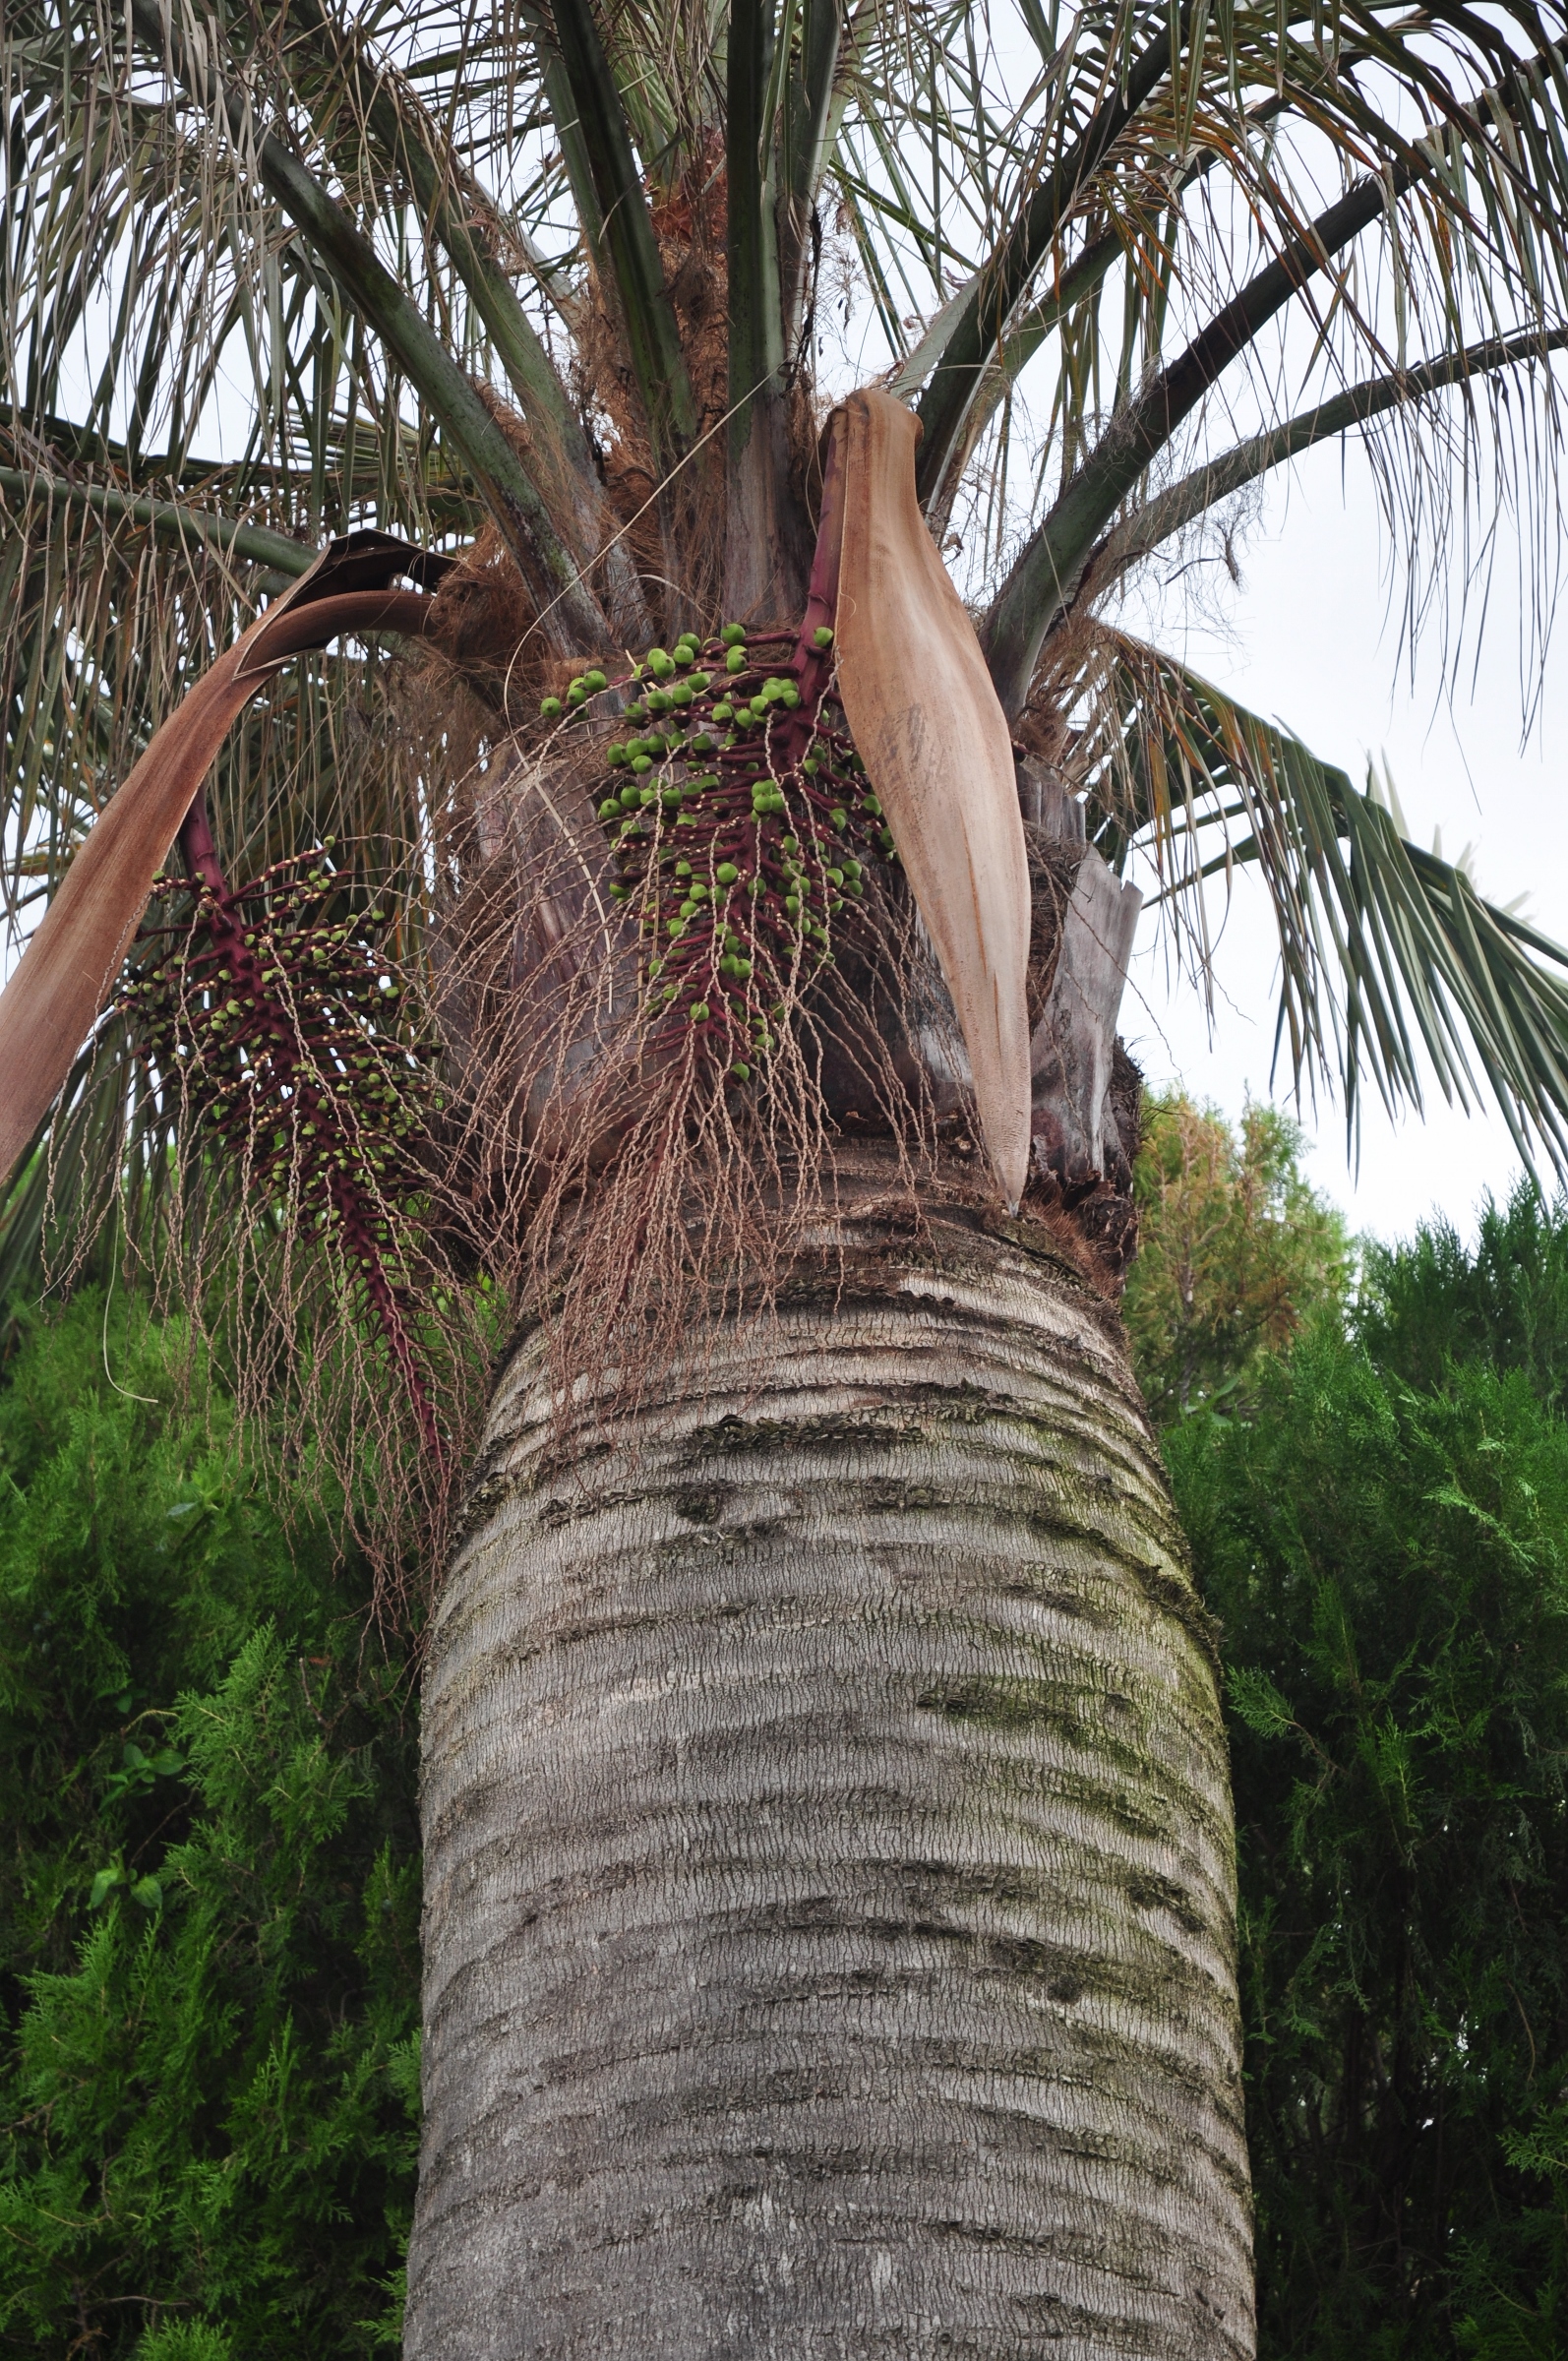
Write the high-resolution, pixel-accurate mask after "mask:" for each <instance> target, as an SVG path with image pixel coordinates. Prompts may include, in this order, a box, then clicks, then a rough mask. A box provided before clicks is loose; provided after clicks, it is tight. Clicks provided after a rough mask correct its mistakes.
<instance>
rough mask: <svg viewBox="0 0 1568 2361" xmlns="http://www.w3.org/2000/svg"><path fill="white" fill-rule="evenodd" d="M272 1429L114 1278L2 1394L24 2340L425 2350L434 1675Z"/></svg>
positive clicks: (13, 2024)
mask: <svg viewBox="0 0 1568 2361" xmlns="http://www.w3.org/2000/svg"><path fill="white" fill-rule="evenodd" d="M111 1366H112V1368H113V1370H114V1381H113V1382H111V1381H110V1380H109V1377H108V1374H107V1371H108V1368H109V1367H111ZM116 1387H118V1388H120V1389H123V1390H116ZM142 1397H147V1399H143V1398H142ZM238 1439H239V1438H238V1437H237V1435H236V1433H235V1430H234V1422H233V1418H232V1413H231V1412H230V1411H229V1409H228V1407H227V1405H226V1404H225V1401H224V1398H223V1396H222V1393H221V1389H219V1388H217V1387H215V1386H214V1385H213V1383H212V1382H211V1373H210V1372H209V1371H207V1370H206V1369H204V1368H203V1367H201V1366H200V1365H199V1364H198V1365H196V1366H194V1367H193V1366H191V1365H190V1355H189V1349H188V1344H187V1340H186V1338H185V1337H184V1335H183V1334H182V1333H181V1332H180V1331H179V1330H178V1329H177V1328H167V1327H164V1328H160V1327H158V1326H156V1325H150V1324H148V1323H146V1322H142V1321H138V1320H136V1319H134V1318H129V1317H126V1316H123V1315H122V1316H120V1317H118V1318H116V1317H113V1316H112V1315H111V1317H110V1318H109V1320H108V1322H107V1324H106V1323H105V1316H104V1305H103V1303H102V1302H101V1300H100V1299H99V1298H98V1297H97V1295H96V1294H95V1293H94V1292H91V1291H89V1292H88V1293H87V1294H85V1295H83V1296H82V1297H80V1298H78V1300H77V1301H76V1302H73V1303H72V1304H71V1306H70V1307H69V1309H68V1310H67V1311H66V1312H65V1314H64V1316H63V1317H62V1318H60V1319H59V1320H58V1321H57V1322H55V1323H53V1324H50V1325H42V1324H34V1325H33V1326H32V1327H31V1330H30V1333H29V1334H28V1335H27V1336H26V1339H25V1341H24V1343H23V1344H22V1347H21V1349H20V1351H19V1352H18V1353H17V1354H16V1355H15V1357H14V1359H13V1361H12V1363H11V1366H10V1368H9V1370H8V1371H7V1373H6V1381H5V1384H4V1387H3V1389H0V1828H3V1829H4V1832H5V1835H4V1851H3V1856H0V1976H3V1981H0V1998H3V2003H4V2008H5V2013H6V2017H7V2020H8V2022H9V2025H10V2028H11V2030H12V2041H11V2044H10V2055H9V2057H8V2058H7V2059H6V2061H5V2067H6V2071H5V2076H4V2081H3V2084H0V2124H3V2132H0V2140H3V2144H4V2145H3V2149H0V2184H3V2185H0V2350H5V2349H9V2350H13V2351H19V2352H27V2353H35V2354H38V2355H40V2356H41V2355H51V2356H52V2355H56V2354H58V2355H62V2356H63V2355H65V2354H67V2353H71V2354H78V2353H81V2354H90V2355H92V2356H94V2357H97V2356H105V2357H107V2356H116V2355H122V2354H126V2355H129V2354H133V2353H134V2354H135V2355H136V2356H137V2361H231V2357H232V2361H264V2357H267V2356H271V2355H278V2356H282V2355H285V2354H286V2355H288V2356H290V2361H299V2356H302V2355H308V2356H311V2357H312V2361H328V2357H329V2356H332V2357H333V2361H335V2357H336V2356H339V2355H341V2356H345V2357H346V2356H349V2355H359V2354H367V2353H371V2352H373V2351H375V2350H377V2349H378V2348H385V2347H388V2346H392V2347H395V2345H396V2343H397V2341H398V2320H399V2311H400V2306H399V2301H398V2285H397V2278H398V2271H399V2268H400V2262H401V2255H402V2249H403V2242H404V2239H405V2236H406V2229H407V2221H408V2216H409V2209H410V2204H411V2197H412V2185H413V2163H414V2150H415V2141H416V2121H417V2103H418V2063H417V2040H418V2033H417V2026H418V2005H417V2004H418V1931H419V1898H418V1860H417V1849H416V1847H417V1822H416V1817H415V1792H414V1783H415V1729H414V1717H413V1710H412V1704H411V1699H410V1695H409V1684H408V1681H407V1678H406V1675H405V1670H404V1667H403V1666H402V1665H400V1664H399V1663H398V1662H397V1660H396V1658H395V1657H394V1656H389V1655H388V1653H387V1652H386V1650H385V1649H384V1648H383V1647H382V1646H381V1645H380V1644H379V1642H378V1641H377V1639H376V1637H375V1636H374V1633H373V1631H372V1629H371V1627H370V1625H369V1622H368V1619H367V1604H368V1586H367V1578H366V1575H365V1571H364V1569H363V1567H362V1566H360V1565H358V1564H356V1563H352V1562H350V1563H346V1564H344V1563H339V1562H338V1561H337V1558H336V1554H335V1551H334V1546H333V1543H332V1536H331V1535H330V1534H329V1533H327V1532H326V1531H324V1530H323V1529H322V1528H321V1526H320V1525H319V1524H317V1525H312V1524H310V1523H308V1522H304V1523H301V1524H299V1525H298V1526H295V1527H293V1528H291V1530H290V1531H289V1532H288V1533H286V1534H285V1532H284V1531H283V1530H282V1528H281V1527H280V1525H279V1522H278V1519H277V1516H276V1515H275V1514H274V1512H273V1511H272V1509H271V1507H270V1506H269V1505H268V1503H267V1501H266V1499H265V1498H264V1497H263V1495H262V1493H261V1491H260V1490H259V1489H258V1487H257V1486H256V1484H255V1483H254V1482H253V1481H251V1480H250V1479H248V1478H247V1476H246V1475H245V1474H244V1473H243V1470H242V1464H241V1455H240V1453H239V1450H238V1448H237V1444H238Z"/></svg>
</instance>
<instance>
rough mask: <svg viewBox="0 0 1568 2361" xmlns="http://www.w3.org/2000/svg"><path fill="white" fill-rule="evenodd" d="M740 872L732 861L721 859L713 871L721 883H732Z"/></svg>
mask: <svg viewBox="0 0 1568 2361" xmlns="http://www.w3.org/2000/svg"><path fill="white" fill-rule="evenodd" d="M740 874H741V873H740V871H739V870H738V869H737V868H736V866H735V864H734V862H733V861H721V862H720V863H719V865H718V868H717V869H716V870H715V871H714V872H713V875H714V876H715V877H716V878H717V879H718V881H719V883H720V884H721V885H733V884H734V882H735V880H736V878H738V877H739V876H740Z"/></svg>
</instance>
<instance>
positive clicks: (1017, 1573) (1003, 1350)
mask: <svg viewBox="0 0 1568 2361" xmlns="http://www.w3.org/2000/svg"><path fill="white" fill-rule="evenodd" d="M876 1180H877V1175H876V1172H875V1164H874V1157H873V1156H871V1155H870V1154H868V1155H867V1156H866V1157H865V1158H864V1159H863V1173H862V1186H863V1194H862V1195H861V1197H860V1198H859V1199H858V1200H856V1199H855V1198H854V1197H853V1196H852V1197H851V1199H850V1202H849V1204H848V1209H847V1211H846V1212H845V1213H844V1214H843V1216H842V1218H841V1220H840V1222H839V1224H838V1225H837V1227H836V1230H835V1232H834V1234H833V1235H832V1236H831V1237H826V1238H824V1241H823V1245H822V1249H821V1253H820V1256H819V1258H818V1259H816V1260H815V1261H814V1262H813V1263H811V1264H810V1265H809V1266H808V1267H805V1268H802V1269H799V1270H798V1271H797V1273H796V1275H795V1278H794V1280H793V1282H792V1284H791V1286H790V1289H789V1291H788V1294H787V1297H786V1300H785V1302H784V1303H783V1305H782V1307H781V1309H780V1312H779V1314H778V1316H777V1318H776V1319H774V1320H771V1321H768V1322H754V1323H752V1324H751V1325H749V1326H748V1325H745V1324H738V1325H729V1324H725V1325H721V1326H720V1327H719V1328H718V1329H717V1330H716V1332H715V1333H714V1334H713V1336H712V1337H711V1339H710V1343H709V1347H708V1349H706V1350H705V1352H704V1354H703V1356H702V1357H700V1358H697V1359H694V1362H693V1363H692V1364H691V1366H690V1367H687V1368H684V1369H682V1370H678V1371H677V1372H675V1373H674V1374H673V1375H672V1376H670V1377H669V1378H667V1379H665V1380H664V1381H663V1382H662V1384H661V1387H660V1389H659V1399H658V1402H657V1403H656V1404H650V1405H648V1406H647V1408H645V1410H644V1412H643V1414H642V1415H641V1417H640V1418H638V1419H637V1420H634V1421H632V1420H629V1421H628V1423H627V1425H626V1427H625V1429H624V1430H622V1432H621V1433H620V1434H616V1433H612V1435H611V1438H610V1444H609V1447H608V1448H606V1447H603V1446H602V1443H601V1446H600V1447H598V1448H596V1449H593V1450H591V1451H589V1450H583V1451H578V1450H575V1449H573V1445H572V1440H571V1437H570V1436H569V1437H568V1439H567V1445H566V1447H565V1448H563V1445H562V1438H561V1435H560V1432H559V1430H558V1429H557V1428H553V1426H552V1423H551V1420H550V1415H549V1403H548V1399H547V1395H546V1392H545V1389H544V1385H543V1382H542V1368H543V1354H542V1349H541V1345H540V1340H539V1338H538V1336H537V1335H532V1336H524V1337H523V1338H522V1339H521V1340H520V1341H519V1342H518V1344H517V1345H516V1347H515V1349H514V1350H513V1354H512V1357H511V1359H510V1361H509V1363H508V1365H507V1367H506V1369H505V1372H504V1374H503V1376H502V1378H501V1381H500V1383H499V1385H498V1388H497V1391H496V1394H495V1398H494V1403H493V1408H492V1413H491V1420H490V1429H489V1438H488V1446H487V1449H486V1452H485V1455H484V1458H483V1460H482V1462H481V1466H480V1470H479V1474H478V1478H477V1480H476V1483H475V1486H474V1490H473V1494H472V1498H471V1502H470V1507H469V1511H468V1518H467V1523H466V1527H465V1531H464V1535H463V1538H462V1539H461V1541H460V1542H459V1545H458V1547H457V1550H456V1553H455V1558H454V1562H453V1564H452V1571H451V1575H450V1579H449V1581H448V1583H447V1586H446V1589H445V1591H444V1593H443V1595H442V1597H441V1599H440V1601H439V1604H438V1606H437V1609H436V1614H435V1623H434V1631H433V1644H432V1654H431V1660H430V1665H429V1671H428V1676H427V1683H426V1690H425V1708H424V1716H425V1720H424V1729H425V1740H424V1742H425V1790H424V1814H425V1838H426V1876H427V1902H426V1921H425V1962H426V1966H425V2036H424V2040H425V2047H424V2078H425V2108H426V2115H425V2131H424V2148H423V2156H422V2165H421V2179H420V2193H419V2203H418V2211H417V2217H416V2221H415V2228H414V2236H413V2241H412V2246H411V2250H410V2257H409V2292H408V2313H407V2344H406V2353H407V2355H408V2361H512V2356H522V2355H526V2356H528V2357H529V2361H544V2357H545V2356H552V2357H553V2356H563V2357H565V2356H572V2357H573V2361H579V2357H580V2361H621V2357H623V2356H625V2357H627V2361H632V2357H635V2361H643V2357H644V2356H652V2355H661V2356H662V2355H667V2356H671V2357H672V2361H674V2357H675V2356H679V2357H680V2361H717V2357H719V2356H724V2357H725V2361H753V2357H754V2356H755V2357H760V2356H768V2357H769V2361H817V2357H819V2356H820V2357H824V2361H825V2357H827V2356H859V2355H883V2354H885V2355H888V2356H895V2355H896V2356H899V2357H900V2361H903V2357H907V2356H914V2355H926V2354H937V2353H940V2354H942V2355H944V2356H962V2355H972V2356H976V2357H977V2361H980V2357H983V2361H1002V2357H1003V2356H1006V2357H1007V2361H1015V2357H1016V2361H1022V2357H1023V2356H1026V2355H1028V2356H1033V2355H1046V2354H1050V2355H1051V2356H1053V2361H1066V2357H1068V2356H1083V2357H1084V2361H1087V2357H1088V2356H1091V2355H1092V2356H1096V2357H1097V2361H1098V2357H1099V2356H1102V2355H1111V2354H1116V2355H1118V2356H1125V2355H1151V2356H1152V2355H1159V2356H1173V2357H1174V2356H1178V2355H1179V2356H1197V2355H1203V2356H1205V2357H1206V2361H1207V2357H1210V2356H1225V2357H1227V2361H1240V2357H1242V2356H1246V2355H1250V2353H1251V2351H1252V2297H1251V2242H1250V2210H1249V2197H1248V2182H1247V2170H1246V2156H1245V2148H1244V2141H1243V2125H1242V2103H1241V2085H1240V2074H1239V2028H1238V2021H1237V2010H1236V1981H1235V1959H1234V1884H1233V1836H1232V1820H1231V1804H1230V1792H1229V1782H1228V1772H1227V1764H1226V1752H1225V1741H1224V1735H1223V1730H1222V1725H1221V1718H1220V1709H1219V1701H1218V1695H1217V1687H1216V1670H1215V1662H1214V1654H1213V1641H1212V1637H1211V1633H1210V1629H1209V1625H1208V1622H1207V1618H1206V1616H1205V1614H1204V1611H1203V1609H1202V1606H1201V1604H1200V1603H1199V1601H1198V1600H1197V1598H1196V1597H1195V1595H1194V1593H1193V1590H1192V1587H1191V1583H1190V1580H1189V1575H1188V1570H1187V1561H1186V1555H1185V1551H1184V1548H1183V1545H1182V1543H1181V1540H1180V1537H1179V1534H1178V1532H1177V1529H1176V1522H1175V1518H1174V1515H1173V1511H1172V1507H1171V1502H1170V1497H1169V1494H1168V1491H1167V1487H1166V1483H1165V1479H1164V1476H1163V1473H1162V1471H1161V1468H1160V1464H1159V1459H1158V1456H1157V1452H1156V1449H1155V1445H1154V1442H1153V1439H1152V1436H1151V1432H1150V1428H1149V1425H1148V1422H1147V1419H1146V1417H1145V1414H1144V1411H1143V1408H1142V1404H1141V1402H1140V1399H1139V1397H1138V1393H1137V1390H1136V1387H1135V1385H1134V1382H1133V1379H1132V1377H1131V1375H1130V1372H1129V1370H1128V1367H1127V1362H1126V1359H1125V1354H1124V1350H1123V1345H1122V1339H1121V1332H1120V1326H1119V1322H1118V1320H1117V1319H1116V1314H1115V1312H1114V1311H1113V1310H1112V1309H1111V1308H1110V1306H1109V1305H1108V1304H1107V1303H1106V1302H1105V1301H1104V1300H1103V1298H1101V1297H1100V1296H1098V1295H1097V1294H1096V1293H1095V1292H1094V1291H1093V1290H1092V1289H1091V1288H1090V1287H1089V1286H1088V1285H1087V1284H1086V1283H1085V1281H1084V1280H1083V1279H1082V1278H1081V1277H1080V1276H1079V1275H1078V1273H1077V1272H1076V1271H1075V1270H1074V1269H1073V1268H1072V1267H1071V1266H1070V1265H1069V1263H1068V1262H1067V1261H1065V1260H1064V1259H1062V1258H1061V1257H1060V1256H1059V1255H1058V1254H1057V1252H1056V1251H1055V1246H1054V1243H1053V1240H1052V1236H1051V1233H1050V1232H1049V1231H1048V1230H1046V1229H1044V1228H1043V1227H1041V1226H1039V1225H1036V1224H1030V1223H1014V1222H1008V1221H1006V1220H1005V1219H1003V1218H1001V1217H999V1216H996V1215H993V1214H990V1213H988V1212H987V1211H986V1210H985V1209H984V1208H983V1207H981V1206H979V1205H977V1204H975V1203H974V1202H973V1201H968V1202H966V1201H965V1200H964V1199H963V1198H962V1196H961V1195H960V1194H958V1193H957V1192H950V1193H948V1194H947V1195H946V1196H944V1195H943V1193H942V1191H940V1190H939V1189H937V1190H935V1191H934V1192H933V1195H932V1198H931V1201H930V1202H929V1204H928V1206H927V1216H926V1219H925V1220H924V1221H923V1222H922V1223H919V1224H917V1223H915V1222H913V1221H912V1220H911V1219H910V1217H909V1215H908V1211H907V1207H906V1209H905V1210H904V1211H903V1212H902V1213H896V1212H893V1211H890V1210H889V1207H890V1205H891V1203H892V1199H891V1198H890V1197H889V1195H888V1194H887V1193H885V1192H881V1193H878V1189H877V1187H876V1186H874V1183H875V1181H876Z"/></svg>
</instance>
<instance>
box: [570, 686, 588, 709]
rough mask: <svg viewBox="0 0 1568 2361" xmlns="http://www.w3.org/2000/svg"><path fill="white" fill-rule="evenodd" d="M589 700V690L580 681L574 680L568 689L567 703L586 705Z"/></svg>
mask: <svg viewBox="0 0 1568 2361" xmlns="http://www.w3.org/2000/svg"><path fill="white" fill-rule="evenodd" d="M587 701H588V692H587V691H586V689H584V687H583V685H582V683H581V682H580V681H573V684H572V686H571V688H570V689H569V690H568V691H567V703H568V704H569V705H584V704H586V703H587Z"/></svg>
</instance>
